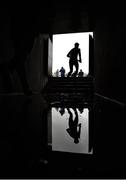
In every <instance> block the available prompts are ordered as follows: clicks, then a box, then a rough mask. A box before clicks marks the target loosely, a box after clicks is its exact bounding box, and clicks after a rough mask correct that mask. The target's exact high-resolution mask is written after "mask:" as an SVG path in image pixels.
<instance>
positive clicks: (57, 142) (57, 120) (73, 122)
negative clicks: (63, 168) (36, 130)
mask: <svg viewBox="0 0 126 180" xmlns="http://www.w3.org/2000/svg"><path fill="white" fill-rule="evenodd" d="M51 113H52V119H51V120H52V150H53V151H64V152H71V153H72V152H73V153H86V154H92V153H93V150H91V151H89V109H88V108H83V107H80V108H68V107H67V108H65V107H59V108H57V107H52V110H51Z"/></svg>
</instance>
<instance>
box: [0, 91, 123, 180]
mask: <svg viewBox="0 0 126 180" xmlns="http://www.w3.org/2000/svg"><path fill="white" fill-rule="evenodd" d="M49 98H50V97H49V96H48V100H49V101H48V100H47V99H46V98H45V97H43V96H42V95H41V94H36V95H33V96H31V97H27V96H24V95H6V96H5V95H4V96H0V168H1V171H0V177H1V178H7V179H8V178H27V177H28V178H35V179H36V178H72V179H73V178H85V177H86V178H99V177H100V178H103V177H106V178H111V177H114V178H115V177H119V178H120V177H126V168H125V166H124V164H125V161H126V153H125V152H126V148H125V137H126V130H125V127H126V126H125V125H126V124H125V119H126V109H125V107H124V106H120V105H118V104H115V103H112V102H108V101H103V99H100V98H99V97H97V98H96V97H95V100H94V101H91V99H90V101H86V98H85V96H82V97H81V95H80V94H79V95H78V97H77V95H75V96H73V95H71V97H70V99H69V96H67V95H66V96H65V95H63V96H61V95H60V97H58V96H57V97H56V101H55V97H54V96H53V97H52V96H51V98H50V99H49ZM77 99H79V100H77Z"/></svg>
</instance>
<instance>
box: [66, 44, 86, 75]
mask: <svg viewBox="0 0 126 180" xmlns="http://www.w3.org/2000/svg"><path fill="white" fill-rule="evenodd" d="M74 46H75V47H74V48H73V49H71V50H70V51H69V53H68V54H67V57H69V58H70V59H69V68H70V71H69V73H68V75H67V77H69V76H70V75H71V74H72V72H73V66H75V68H76V70H75V72H74V76H75V77H76V75H77V74H78V68H79V63H78V61H79V62H80V63H81V61H82V60H81V51H80V48H79V43H75V44H74ZM78 56H79V60H78Z"/></svg>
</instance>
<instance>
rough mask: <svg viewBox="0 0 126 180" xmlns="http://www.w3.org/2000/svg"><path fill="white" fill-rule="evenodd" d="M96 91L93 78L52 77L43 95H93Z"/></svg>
mask: <svg viewBox="0 0 126 180" xmlns="http://www.w3.org/2000/svg"><path fill="white" fill-rule="evenodd" d="M93 89H94V84H93V78H92V77H88V76H87V77H69V78H68V77H64V78H57V77H50V78H49V80H48V83H47V84H46V86H45V88H44V89H43V91H42V92H43V93H58V92H59V93H91V92H92V91H93Z"/></svg>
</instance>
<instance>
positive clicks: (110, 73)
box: [94, 16, 126, 103]
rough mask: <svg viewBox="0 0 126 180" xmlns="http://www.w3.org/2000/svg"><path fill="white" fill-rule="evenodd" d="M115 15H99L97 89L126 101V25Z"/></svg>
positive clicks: (96, 61) (97, 29) (97, 25)
mask: <svg viewBox="0 0 126 180" xmlns="http://www.w3.org/2000/svg"><path fill="white" fill-rule="evenodd" d="M124 23H125V22H124V21H122V19H121V18H120V21H118V18H117V17H115V16H113V17H112V16H109V17H108V16H104V17H97V21H96V26H95V30H94V33H95V45H94V47H95V51H94V53H95V60H94V63H95V65H94V71H95V73H94V74H95V90H96V93H99V94H101V95H103V96H106V97H108V98H111V99H114V100H117V101H120V102H123V103H126V93H125V92H126V86H125V67H126V53H125V50H126V36H125V32H126V27H125V24H124Z"/></svg>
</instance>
